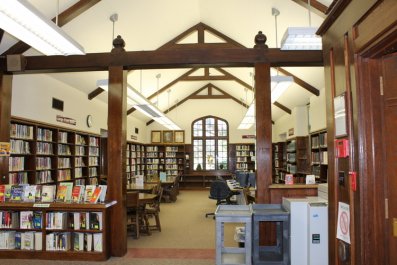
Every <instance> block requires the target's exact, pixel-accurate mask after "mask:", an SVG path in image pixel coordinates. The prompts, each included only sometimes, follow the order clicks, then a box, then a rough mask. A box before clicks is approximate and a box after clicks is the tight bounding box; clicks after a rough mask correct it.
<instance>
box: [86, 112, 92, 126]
mask: <svg viewBox="0 0 397 265" xmlns="http://www.w3.org/2000/svg"><path fill="white" fill-rule="evenodd" d="M87 126H88V127H89V128H91V127H92V116H91V115H87Z"/></svg>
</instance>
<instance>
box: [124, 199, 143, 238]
mask: <svg viewBox="0 0 397 265" xmlns="http://www.w3.org/2000/svg"><path fill="white" fill-rule="evenodd" d="M126 204H127V229H128V228H130V227H135V238H139V230H140V225H139V224H140V216H139V215H140V211H139V210H140V209H139V193H138V192H127V202H126Z"/></svg>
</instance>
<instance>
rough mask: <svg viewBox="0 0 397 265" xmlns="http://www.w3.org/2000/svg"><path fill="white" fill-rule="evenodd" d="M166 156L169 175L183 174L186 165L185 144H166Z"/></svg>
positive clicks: (166, 169) (166, 168)
mask: <svg viewBox="0 0 397 265" xmlns="http://www.w3.org/2000/svg"><path fill="white" fill-rule="evenodd" d="M164 156H165V161H164V162H165V172H166V174H167V176H174V177H176V176H178V175H182V174H183V172H184V167H185V145H167V146H165V153H164Z"/></svg>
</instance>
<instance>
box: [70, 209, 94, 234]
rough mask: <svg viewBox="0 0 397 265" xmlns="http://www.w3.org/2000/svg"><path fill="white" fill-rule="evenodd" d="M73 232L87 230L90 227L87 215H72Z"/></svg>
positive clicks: (80, 213) (81, 213) (78, 213)
mask: <svg viewBox="0 0 397 265" xmlns="http://www.w3.org/2000/svg"><path fill="white" fill-rule="evenodd" d="M73 221H74V230H87V229H89V227H90V215H89V213H84V212H77V213H74V219H73Z"/></svg>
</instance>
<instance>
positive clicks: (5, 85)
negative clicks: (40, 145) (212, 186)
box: [0, 73, 12, 183]
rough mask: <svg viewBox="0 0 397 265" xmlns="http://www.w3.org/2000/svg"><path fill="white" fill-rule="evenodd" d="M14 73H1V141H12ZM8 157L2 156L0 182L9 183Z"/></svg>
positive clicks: (0, 159)
mask: <svg viewBox="0 0 397 265" xmlns="http://www.w3.org/2000/svg"><path fill="white" fill-rule="evenodd" d="M11 95H12V75H5V74H3V73H1V74H0V142H9V141H10V120H11ZM7 175H8V157H7V156H2V157H0V183H8V180H7Z"/></svg>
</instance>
